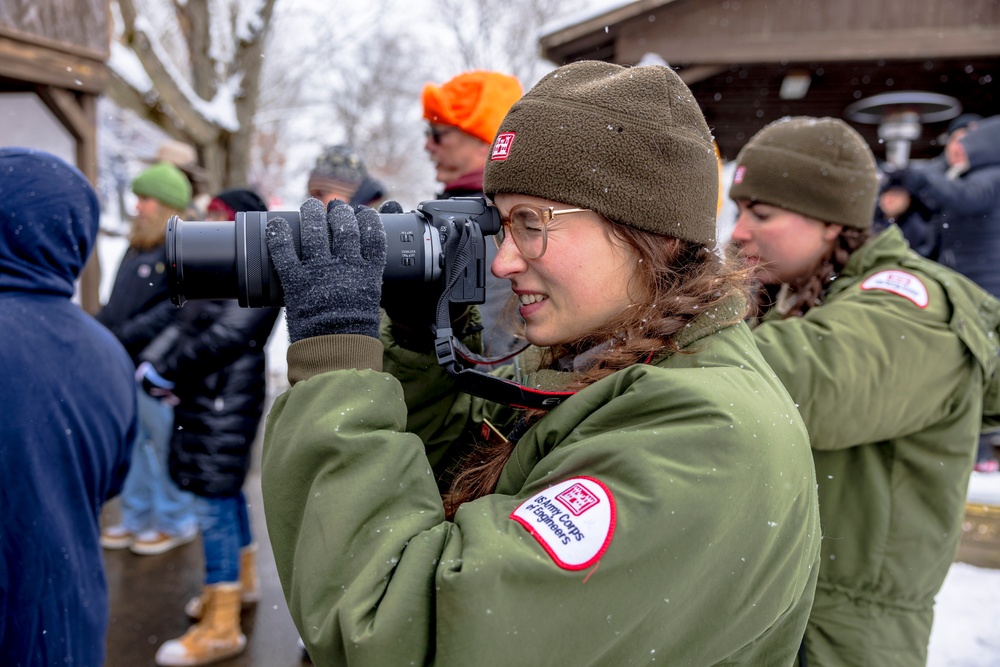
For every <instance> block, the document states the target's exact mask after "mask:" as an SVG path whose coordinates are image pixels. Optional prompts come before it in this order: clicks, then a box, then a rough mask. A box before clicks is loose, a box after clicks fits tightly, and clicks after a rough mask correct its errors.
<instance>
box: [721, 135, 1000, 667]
mask: <svg viewBox="0 0 1000 667" xmlns="http://www.w3.org/2000/svg"><path fill="white" fill-rule="evenodd" d="M877 194H878V177H877V174H876V170H875V158H874V156H873V155H872V152H871V149H870V148H869V147H868V145H867V144H865V142H864V139H862V137H861V135H859V134H858V133H857V132H856V131H855V130H853V129H851V127H850V126H848V125H847V124H846V123H844V122H843V121H840V120H836V119H832V118H807V117H799V118H790V119H783V120H781V121H777V122H775V123H772V124H771V125H769V126H767V127H765V128H764V129H763V130H761V131H760V132H758V133H757V134H756V135H755V136H754V137H753V138H752V139H751V140H750V142H749V143H748V144H747V145H746V146H745V147H744V148H743V150H742V151H741V152H740V154H739V157H738V158H737V167H736V170H735V172H734V178H733V186H732V188H731V189H730V197H732V198H733V199H734V200H735V201H736V203H737V204H738V206H739V211H740V214H739V218H738V219H737V222H736V227H735V229H734V231H733V237H732V238H733V240H734V241H735V242H736V243H738V244H739V246H740V252H741V254H742V255H743V256H744V257H745V258H746V260H747V261H748V262H749V263H750V264H751V265H752V266H753V267H754V268H755V274H756V278H757V281H758V282H759V283H760V286H761V289H760V293H759V294H760V299H759V300H758V305H759V312H758V315H759V316H760V317H761V318H762V322H761V323H760V325H759V326H758V327H757V328H756V329H755V330H754V338H755V339H756V341H757V345H758V347H759V348H760V351H761V352H762V353H763V355H764V358H765V359H767V361H768V363H769V364H770V365H771V367H772V368H773V369H774V371H775V373H777V374H778V377H779V378H780V379H781V381H782V382H783V383H784V385H785V386H786V387H787V388H788V391H789V393H790V394H791V395H792V398H794V399H795V402H796V403H797V404H798V405H799V409H800V410H801V412H802V417H803V418H804V419H805V423H806V427H807V428H808V429H809V435H810V438H811V441H812V448H813V456H814V457H815V461H816V477H817V479H818V481H819V497H820V513H821V519H822V522H823V535H824V540H823V557H822V559H821V563H822V566H821V568H820V573H819V583H818V585H817V590H816V601H815V603H814V606H813V611H812V615H811V616H810V619H809V627H808V630H807V631H806V635H805V642H804V647H805V657H806V661H805V662H804V663H803V664H808V665H809V666H810V667H817V666H819V667H822V666H825V665H831V666H832V665H836V666H837V667H844V666H849V665H858V666H860V665H913V666H914V667H916V666H917V665H921V666H922V665H924V664H925V663H926V661H927V643H928V640H929V638H930V630H931V620H932V617H933V607H934V596H935V594H936V593H937V591H938V589H939V588H940V587H941V584H942V582H943V581H944V578H945V575H946V574H947V572H948V568H949V566H950V564H951V561H952V559H953V558H954V555H955V549H956V547H957V544H958V539H959V536H960V535H961V531H962V516H963V510H964V507H965V498H966V487H967V486H968V482H969V474H970V472H971V471H972V462H973V457H974V454H975V451H976V443H977V440H978V434H979V430H980V425H981V419H982V416H983V414H984V413H985V414H987V415H993V416H995V415H996V414H997V412H998V407H1000V406H997V405H996V402H997V398H996V397H997V394H996V393H995V389H996V388H995V387H994V388H993V390H992V391H990V392H988V394H987V396H990V397H992V398H988V397H984V392H987V387H988V385H989V384H990V383H991V382H995V381H996V378H995V373H994V372H995V369H996V365H997V354H998V352H1000V349H998V346H997V341H998V336H997V335H996V329H997V325H998V323H1000V303H997V302H996V301H995V300H994V299H993V298H992V297H990V295H988V294H987V293H986V292H984V291H983V290H981V289H980V288H979V287H977V286H976V285H974V284H973V283H972V282H971V281H969V280H967V279H965V278H963V277H962V276H960V275H958V274H956V273H954V272H953V271H951V270H949V269H946V268H944V267H942V266H940V265H939V264H936V263H934V262H931V261H929V260H927V259H924V258H922V257H920V256H919V255H917V254H916V253H915V252H913V251H912V250H911V249H910V248H909V246H908V245H907V243H906V241H905V240H904V238H903V235H902V233H901V232H900V230H899V229H898V228H897V227H890V228H889V229H887V230H885V231H883V232H881V233H880V234H878V235H877V236H872V234H871V231H870V227H871V220H872V211H873V209H874V207H875V198H876V196H877Z"/></svg>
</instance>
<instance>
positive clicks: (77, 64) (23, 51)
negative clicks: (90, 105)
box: [0, 35, 108, 95]
mask: <svg viewBox="0 0 1000 667" xmlns="http://www.w3.org/2000/svg"><path fill="white" fill-rule="evenodd" d="M0 72H2V73H3V76H4V77H5V78H8V79H15V80H19V81H27V82H29V83H36V84H44V85H50V86H56V87H57V88H65V89H66V90H76V91H79V92H82V93H89V94H93V95H99V94H100V93H101V92H103V91H104V88H105V87H106V86H107V83H108V71H107V66H106V65H105V64H104V63H103V62H101V61H99V60H92V59H90V58H84V57H82V56H75V55H70V54H68V53H65V52H63V51H55V50H52V49H48V48H45V47H42V46H37V45H34V44H29V43H27V42H24V41H20V40H14V39H11V38H10V37H8V36H5V35H0Z"/></svg>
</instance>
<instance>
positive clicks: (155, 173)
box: [132, 162, 191, 211]
mask: <svg viewBox="0 0 1000 667" xmlns="http://www.w3.org/2000/svg"><path fill="white" fill-rule="evenodd" d="M132 192H134V193H136V194H137V195H139V196H141V197H152V198H153V199H156V200H158V201H160V202H162V203H164V204H166V205H167V206H169V207H170V208H172V209H174V210H175V211H183V210H184V209H185V208H187V206H188V204H190V203H191V182H190V181H189V180H188V178H187V176H185V175H184V172H183V171H181V170H180V169H178V168H177V167H175V166H174V165H172V164H170V163H168V162H158V163H157V164H154V165H153V166H152V167H149V168H148V169H146V170H145V171H144V172H142V173H141V174H139V175H138V176H136V177H135V180H133V181H132Z"/></svg>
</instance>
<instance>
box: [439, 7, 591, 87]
mask: <svg viewBox="0 0 1000 667" xmlns="http://www.w3.org/2000/svg"><path fill="white" fill-rule="evenodd" d="M580 4H581V3H580V2H579V1H578V0H508V2H502V3H501V2H495V1H494V0H440V5H441V6H442V7H443V11H442V12H441V17H442V21H443V23H444V25H445V26H446V27H447V28H448V29H449V30H450V31H451V32H452V33H453V34H454V37H455V41H456V43H457V48H458V55H459V58H460V63H461V67H462V68H463V69H495V70H499V71H502V72H506V73H508V74H512V75H513V76H516V77H517V78H518V79H519V80H520V81H521V83H522V84H523V85H524V86H525V88H528V87H530V86H531V85H533V84H534V83H535V82H536V81H537V80H538V79H540V78H541V76H542V75H543V74H544V73H545V72H547V71H549V70H551V69H552V68H553V65H552V63H548V62H546V61H544V60H543V59H542V57H541V54H540V52H539V45H538V31H539V30H540V29H541V28H542V26H543V25H545V24H546V23H547V22H549V21H552V20H553V19H555V18H557V17H559V16H561V15H562V14H564V13H566V11H568V10H569V9H571V8H574V9H579V6H580Z"/></svg>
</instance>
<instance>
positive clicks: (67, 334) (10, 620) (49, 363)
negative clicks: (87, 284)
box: [0, 148, 137, 667]
mask: <svg viewBox="0 0 1000 667" xmlns="http://www.w3.org/2000/svg"><path fill="white" fill-rule="evenodd" d="M98 221H99V208H98V201H97V195H96V194H95V193H94V190H93V188H91V186H90V184H89V183H88V182H87V180H86V179H85V178H84V176H83V174H81V173H80V172H79V171H77V170H76V169H75V168H73V167H72V166H70V165H68V164H66V163H65V162H64V161H62V160H61V159H59V158H58V157H56V156H54V155H50V154H48V153H45V152H42V151H37V150H32V149H28V148H0V330H2V331H3V344H2V345H0V377H2V378H3V382H0V405H2V406H3V419H0V665H23V666H29V665H54V664H73V665H85V666H88V667H89V666H99V665H102V664H103V663H104V642H105V634H106V632H107V627H108V592H107V585H106V582H105V578H104V565H103V561H102V556H101V547H100V544H99V541H98V540H99V537H100V527H99V522H98V517H99V515H100V511H101V505H102V504H103V503H104V502H105V501H106V500H107V499H109V498H111V497H112V496H113V495H115V494H116V493H118V491H119V490H120V488H121V485H122V481H123V479H124V477H125V472H126V469H127V467H128V460H129V455H130V453H131V447H132V442H133V440H134V438H135V433H136V429H137V418H136V399H135V381H134V379H133V372H134V368H133V366H132V362H131V360H130V359H129V356H128V354H127V353H126V352H125V349H124V348H123V347H122V345H121V344H120V343H119V342H118V340H117V339H116V338H115V337H114V336H113V335H112V334H111V332H109V331H108V330H107V329H106V328H104V327H103V326H102V325H100V324H99V323H98V322H97V321H96V320H94V319H93V318H92V317H91V316H90V315H88V314H87V313H85V312H84V311H83V310H82V309H81V308H80V307H79V306H77V305H76V304H75V303H73V301H72V297H73V293H74V284H75V281H76V279H77V277H78V276H79V275H80V271H81V270H82V269H83V266H84V263H85V262H86V260H87V257H88V256H89V255H90V252H91V250H92V249H93V248H94V242H95V239H96V237H97V229H98Z"/></svg>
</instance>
